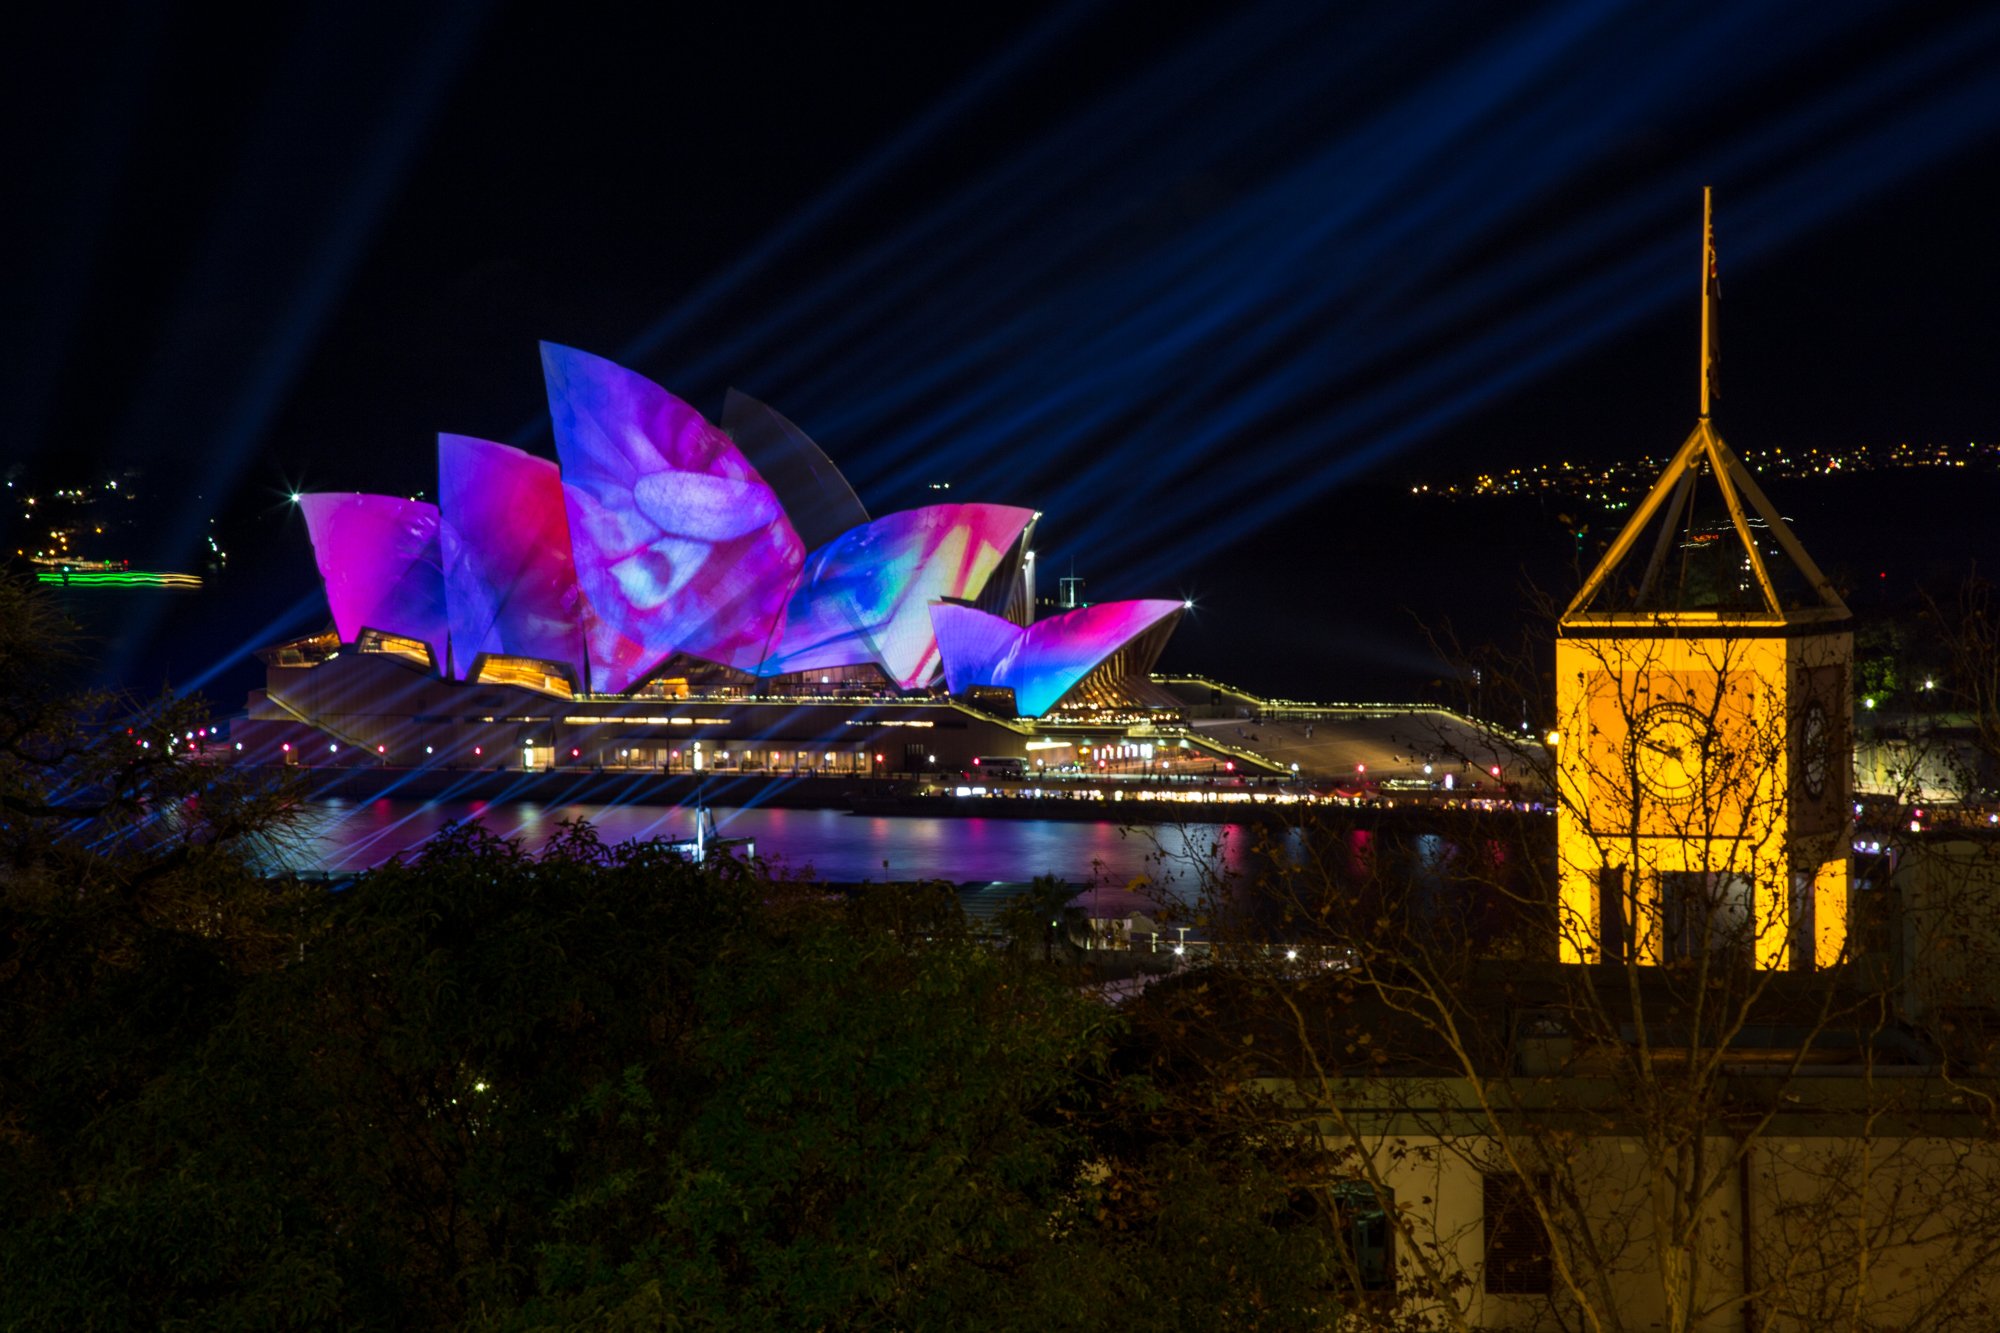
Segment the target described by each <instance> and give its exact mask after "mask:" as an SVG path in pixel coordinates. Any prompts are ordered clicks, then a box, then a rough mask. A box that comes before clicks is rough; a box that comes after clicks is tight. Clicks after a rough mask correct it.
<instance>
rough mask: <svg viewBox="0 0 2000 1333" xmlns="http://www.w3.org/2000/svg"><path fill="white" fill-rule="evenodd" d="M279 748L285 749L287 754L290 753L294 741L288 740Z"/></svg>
mask: <svg viewBox="0 0 2000 1333" xmlns="http://www.w3.org/2000/svg"><path fill="white" fill-rule="evenodd" d="M278 748H279V749H280V750H283V751H284V752H285V753H286V754H290V753H291V752H292V743H291V742H290V741H286V742H285V743H284V744H283V745H280V746H279V747H278Z"/></svg>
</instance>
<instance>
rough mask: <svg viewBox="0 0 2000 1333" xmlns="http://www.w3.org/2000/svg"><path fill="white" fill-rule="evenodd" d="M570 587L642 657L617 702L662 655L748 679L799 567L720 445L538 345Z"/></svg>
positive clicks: (617, 681) (784, 533) (618, 677)
mask: <svg viewBox="0 0 2000 1333" xmlns="http://www.w3.org/2000/svg"><path fill="white" fill-rule="evenodd" d="M542 369H543V373H544V375H545V377H546V379H547V382H548V393H549V413H550V416H551V418H552V420H553V424H554V427H555V437H556V453H557V455H558V456H559V457H560V458H561V460H562V477H563V499H564V504H565V508H566V509H567V511H568V515H569V527H570V539H571V547H572V550H573V551H574V553H575V560H576V574H577V581H578V583H579V584H580V585H581V587H582V589H583V592H584V596H585V597H586V598H587V599H588V600H589V603H590V606H591V609H592V611H593V612H594V613H595V614H596V615H597V617H598V618H599V620H600V621H601V622H602V625H603V627H604V628H605V629H606V630H608V631H610V632H612V633H615V634H618V635H622V636H624V637H625V638H626V639H629V640H632V641H634V642H635V643H637V644H640V645H643V650H642V653H641V660H640V661H638V662H637V663H636V664H635V665H633V666H629V667H627V666H617V667H609V668H608V669H607V678H606V679H605V680H604V681H602V682H601V683H599V688H601V689H606V690H610V691H614V692H615V691H622V690H625V689H628V688H630V687H631V686H632V685H633V684H635V683H637V681H638V680H639V678H640V677H642V676H643V675H644V674H645V673H646V672H647V671H649V670H651V669H652V668H653V667H654V666H656V665H657V664H658V663H659V662H661V661H662V660H664V659H665V658H666V657H667V656H668V655H670V654H672V653H675V652H683V653H687V654H689V655H691V656H695V657H700V658H703V659H705V660H707V661H711V662H720V663H723V664H725V665H728V666H734V667H742V668H746V669H747V668H753V667H755V666H756V665H757V662H758V660H759V659H760V658H761V657H762V656H763V652H764V647H765V645H766V643H767V642H768V641H769V636H770V631H771V627H772V626H773V625H774V624H775V623H776V621H777V620H778V618H779V615H780V614H781V612H782V611H783V609H784V605H785V595H786V591H787V590H788V589H789V588H790V587H791V586H792V584H793V582H794V579H795V576H796V575H797V573H798V570H799V567H800V565H801V563H802V561H803V559H804V555H805V552H804V549H803V547H802V546H801V545H800V542H799V538H798V534H797V533H796V532H794V531H793V530H792V525H791V523H790V521H789V520H787V519H786V517H785V513H784V510H783V508H782V507H781V506H780V505H779V503H778V499H777V497H776V495H774V494H773V493H772V491H771V488H770V487H769V486H767V485H765V484H764V481H763V479H762V478H761V477H759V476H758V475H757V470H756V469H755V468H753V467H751V466H750V464H749V462H748V461H747V460H745V459H744V457H743V455H742V453H741V452H739V451H738V450H737V448H736V446H735V445H734V444H732V443H731V442H730V440H729V437H728V436H726V435H724V434H723V433H722V432H721V431H719V430H717V429H716V428H715V427H713V426H711V425H710V424H709V423H708V422H707V421H706V420H704V419H703V418H702V416H701V414H700V413H698V412H696V411H695V410H694V409H693V408H691V407H689V406H688V405H687V404H686V403H683V402H681V401H680V399H678V398H676V397H674V396H673V395H672V394H670V393H668V392H667V391H666V390H665V389H662V388H661V387H660V386H659V385H657V384H654V383H653V382H652V381H651V380H648V379H646V378H645V377H644V376H641V375H636V374H634V373H633V372H631V371H629V370H625V369H623V368H621V367H619V366H616V365H613V364H612V363H611V362H609V361H606V360H604V359H603V358H601V357H595V356H591V355H590V354H588V353H586V352H579V351H575V350H573V349H571V348H567V347H559V346H556V345H555V344H553V343H543V344H542Z"/></svg>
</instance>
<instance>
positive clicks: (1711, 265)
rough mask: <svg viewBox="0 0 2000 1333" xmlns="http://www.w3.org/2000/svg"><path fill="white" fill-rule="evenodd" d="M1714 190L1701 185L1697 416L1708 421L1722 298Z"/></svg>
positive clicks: (1712, 395) (1713, 393) (1713, 383)
mask: <svg viewBox="0 0 2000 1333" xmlns="http://www.w3.org/2000/svg"><path fill="white" fill-rule="evenodd" d="M1713 196H1714V191H1713V189H1712V188H1711V187H1710V186H1707V185H1704V186H1702V187H1701V419H1702V420H1703V421H1706V420H1708V401H1709V399H1710V398H1712V397H1714V396H1715V354H1716V336H1715V307H1716V305H1717V304H1718V303H1719V302H1720V301H1721V299H1722V279H1721V277H1720V276H1719V275H1718V273H1717V272H1716V267H1715V205H1714V197H1713Z"/></svg>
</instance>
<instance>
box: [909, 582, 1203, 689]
mask: <svg viewBox="0 0 2000 1333" xmlns="http://www.w3.org/2000/svg"><path fill="white" fill-rule="evenodd" d="M1181 607H1182V604H1181V603H1180V602H1175V601H1168V600H1165V599H1162V598H1153V599H1148V600H1142V601H1130V602H1099V603H1098V604H1097V605H1095V606H1086V607H1079V608H1078V609H1077V610H1074V611H1066V612H1064V613H1063V614H1062V615H1059V616H1051V617H1050V618H1049V619H1047V620H1038V621H1036V622H1035V623H1034V624H1032V625H1029V626H1027V627H1026V628H1022V627H1021V626H1019V625H1016V624H1014V623H1013V622H1012V621H1009V620H1003V619H1001V618H1000V617H999V616H995V615H988V614H987V613H986V612H984V611H980V610H976V609H974V608H972V607H969V606H953V605H951V604H949V603H938V604H936V605H933V606H932V607H931V608H930V615H931V622H932V624H933V625H934V626H935V627H936V632H937V642H938V650H939V652H940V653H941V654H942V655H943V658H944V674H945V681H946V684H947V685H948V687H949V688H950V690H951V692H952V693H953V694H960V693H963V692H964V691H965V690H968V689H970V688H972V687H973V686H975V685H990V686H997V687H1001V688H1005V689H1011V690H1012V691H1013V692H1014V707H1015V711H1017V712H1018V713H1020V714H1021V716H1023V717H1040V716H1041V715H1042V714H1044V713H1046V712H1048V711H1049V709H1051V708H1053V707H1054V706H1055V705H1056V703H1057V702H1058V701H1059V700H1060V699H1061V698H1062V697H1063V696H1064V695H1065V694H1067V693H1069V692H1070V690H1072V689H1074V688H1075V686H1076V683H1077V682H1078V681H1080V680H1082V679H1083V678H1084V677H1085V676H1087V675H1089V674H1090V672H1091V671H1092V670H1093V669H1094V668H1095V667H1096V666H1097V665H1098V663H1100V662H1102V661H1104V659H1105V658H1107V657H1110V656H1111V655H1112V654H1113V653H1115V652H1117V651H1118V650H1119V649H1120V648H1122V647H1124V646H1125V645H1126V644H1128V643H1130V642H1131V641H1132V640H1133V639H1136V638H1138V637H1139V636H1140V635H1141V634H1144V633H1145V632H1146V631H1147V630H1149V629H1152V628H1153V627H1154V626H1155V625H1157V624H1159V623H1160V622H1161V621H1162V620H1165V619H1166V618H1167V617H1168V616H1171V615H1175V614H1177V613H1179V611H1180V610H1181Z"/></svg>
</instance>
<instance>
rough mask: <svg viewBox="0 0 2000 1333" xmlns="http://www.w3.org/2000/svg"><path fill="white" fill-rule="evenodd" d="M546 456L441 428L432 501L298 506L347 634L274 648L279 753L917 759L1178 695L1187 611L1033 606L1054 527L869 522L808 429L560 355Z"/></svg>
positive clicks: (1128, 716) (1011, 517)
mask: <svg viewBox="0 0 2000 1333" xmlns="http://www.w3.org/2000/svg"><path fill="white" fill-rule="evenodd" d="M542 366H543V372H544V375H545V378H546V381H547V388H548V400H549V409H550V414H551V418H552V424H553V427H554V436H555V446H556V447H555V452H556V460H555V461H553V462H552V461H550V460H548V459H545V458H539V457H536V456H534V455H532V454H529V453H526V452H523V451H522V450H519V449H515V448H511V447H508V446H506V445H501V444H495V443H492V442H490V441H486V440H479V439H471V438H468V437H465V436H458V435H442V436H440V437H439V439H438V486H437V492H436V494H437V503H436V504H435V505H432V504H428V503H424V502H422V501H418V500H412V499H404V498H400V497H397V496H389V495H370V494H346V493H318V494H308V495H304V496H301V497H299V504H300V507H301V509H302V510H303V512H304V516H305V520H306V526H307V529H308V531H309V533H310V536H311V540H312V546H313V552H314V556H315V559H316V562H317V564H318V568H319V572H320V575H321V577H322V579H323V580H324V582H325V586H326V597H327V602H328V605H329V608H330V610H331V612H332V619H333V628H332V629H330V630H329V631H327V632H326V633H323V634H319V635H314V636H310V637H308V638H305V639H300V640H295V641H293V642H289V643H285V644H281V645H278V646H276V647H274V648H270V649H266V650H265V651H264V653H263V654H262V656H263V659H264V662H265V665H266V669H267V675H266V684H265V687H264V688H263V689H262V690H260V691H256V692H253V694H252V697H251V700H250V704H249V708H248V716H247V717H246V718H245V719H244V720H243V721H242V722H240V723H238V724H237V728H238V730H237V732H236V734H237V735H238V736H240V737H242V738H243V739H244V741H245V746H246V749H248V750H249V751H251V753H252V756H253V757H259V758H263V759H265V760H266V761H269V762H284V763H313V764H345V763H356V762H359V763H390V764H399V765H439V766H465V765H469V766H475V767H478V766H506V767H520V766H525V767H529V768H547V767H564V766H573V765H580V766H589V767H605V768H650V769H667V770H669V771H671V770H675V769H681V770H691V769H695V768H703V767H707V768H716V769H732V768H736V769H761V770H765V771H772V770H798V769H802V768H803V769H810V770H813V771H826V770H829V769H831V770H833V771H839V772H874V773H896V772H921V771H925V770H939V769H946V768H954V767H961V766H963V765H964V764H965V763H967V762H969V761H970V759H971V758H972V757H973V756H977V755H1009V756H1020V757H1023V758H1027V757H1029V752H1030V751H1032V750H1036V749H1038V748H1039V749H1042V750H1046V751H1049V752H1050V753H1051V754H1053V753H1054V752H1055V751H1057V750H1059V749H1066V748H1067V747H1064V746H1061V745H1060V744H1058V743H1057V742H1055V741H1052V740H1050V739H1049V737H1050V735H1051V732H1050V728H1051V727H1057V728H1060V727H1062V726H1064V725H1070V726H1072V727H1082V728H1085V729H1086V730H1093V729H1095V728H1097V727H1105V726H1112V725H1124V724H1126V723H1129V722H1130V721H1131V720H1132V719H1133V717H1134V715H1135V714H1137V715H1142V716H1143V715H1145V714H1147V713H1148V712H1149V711H1152V710H1158V709H1161V708H1171V707H1173V706H1174V704H1175V700H1174V699H1173V698H1172V696H1170V695H1167V694H1166V693H1165V692H1164V691H1162V690H1161V689H1160V688H1159V687H1158V686H1156V685H1154V684H1153V683H1152V682H1151V681H1150V680H1149V678H1148V672H1149V670H1150V669H1151V667H1152V665H1153V663H1154V662H1155V660H1156V659H1157V658H1158V656H1159V654H1160V651H1161V649H1162V647H1163V646H1164V645H1165V643H1166V640H1167V638H1168V636H1169V635H1170V634H1171V633H1172V632H1173V628H1174V626H1175V624H1176V622H1177V621H1178V619H1179V616H1180V614H1181V610H1182V603H1181V602H1179V601H1177V600H1143V601H1123V602H1101V603H1096V604H1093V605H1071V606H1064V607H1060V608H1057V609H1056V611H1055V613H1054V614H1046V615H1041V616H1038V615H1037V611H1038V603H1037V598H1036V589H1035V562H1034V551H1033V549H1032V546H1031V541H1032V538H1033V534H1034V528H1035V520H1036V518H1037V514H1036V513H1035V512H1034V511H1032V510H1029V509H1022V508H1017V507H1014V506H1011V505H1001V504H983V503H954V504H936V505H928V506H925V507H923V508H919V509H910V510H904V511H902V512H899V513H893V514H887V515H884V516H882V517H879V518H871V517H870V516H869V515H868V512H867V511H866V510H865V509H864V508H863V507H862V504H861V502H860V500H859V499H858V498H857V497H856V495H855V493H854V491H853V489H852V488H851V487H850V486H849V485H848V483H847V482H846V480H845V479H844V478H843V477H842V476H841V474H840V473H839V471H838V470H836V469H835V468H834V466H833V465H832V464H831V463H830V462H829V461H828V459H827V457H826V455H825V454H824V453H822V452H821V451H820V449H819V448H818V446H816V445H815V444H814V443H813V442H812V441H811V440H810V439H808V438H807V437H806V436H805V435H804V434H803V433H802V432H801V431H799V429H798V428H797V427H795V426H793V425H792V424H791V423H790V422H789V421H787V420H785V418H783V417H782V416H780V415H778V414H777V413H776V412H774V411H772V410H771V409H769V408H767V407H765V406H764V405H763V404H761V403H758V402H756V401H755V400H753V399H750V398H748V397H745V396H743V395H740V394H737V393H734V392H732V393H731V394H730V395H729V397H728V400H727V402H726V404H725V407H724V411H723V416H722V422H721V426H720V427H719V428H718V427H717V426H715V425H712V424H710V422H709V421H707V420H706V419H704V418H703V417H702V416H701V415H700V414H699V413H698V412H696V411H695V410H694V409H693V408H691V407H689V406H688V405H687V404H685V403H683V402H681V401H680V400H679V399H677V398H675V397H674V396H673V395H672V394H670V393H668V392H667V391H666V390H664V389H662V388H661V387H659V386H658V385H656V384H654V383H652V382H651V381H650V380H648V379H646V378H644V377H642V376H640V375H637V374H635V373H633V372H631V371H629V370H625V369H623V368H621V367H619V366H617V365H614V364H612V363H611V362H609V361H606V360H603V359H601V358H599V357H595V356H592V355H589V354H587V353H584V352H579V351H575V350H572V349H570V348H566V347H559V346H554V345H551V344H544V345H543V347H542Z"/></svg>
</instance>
